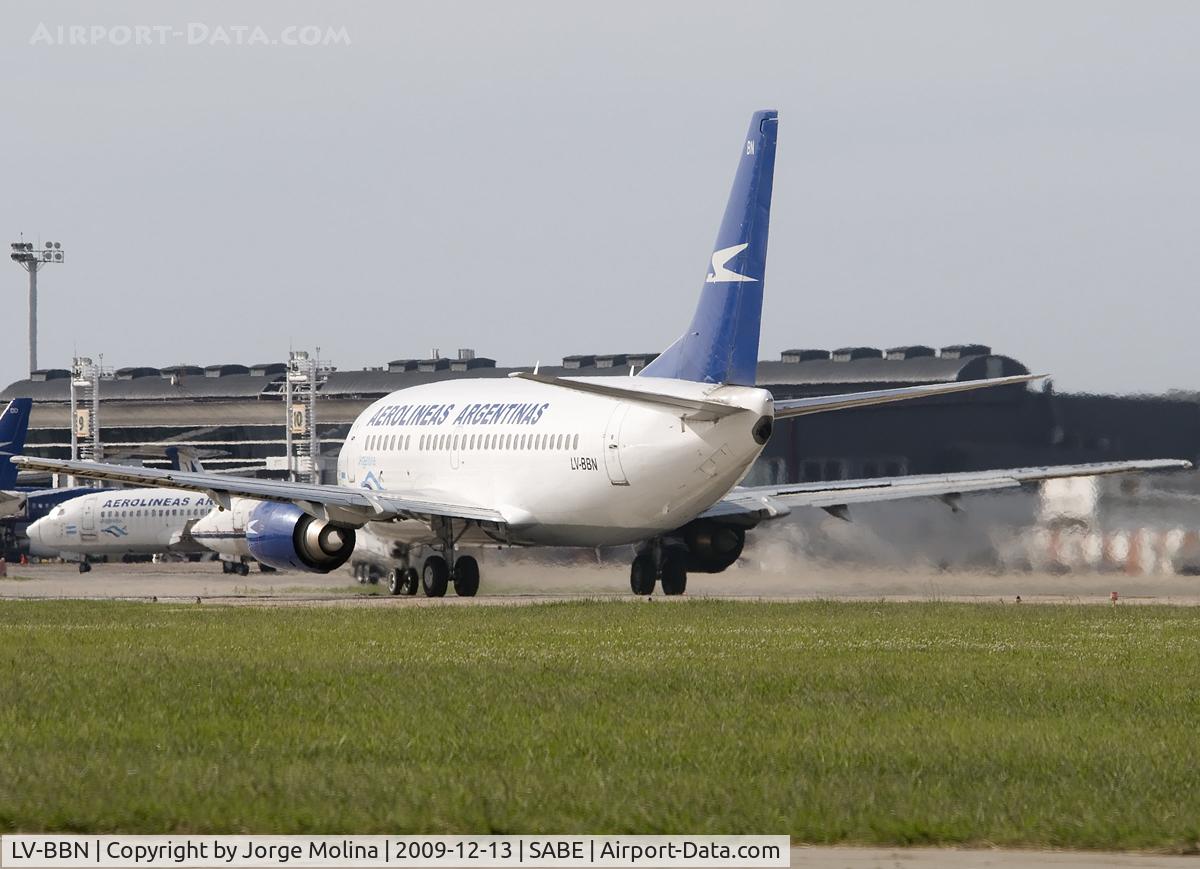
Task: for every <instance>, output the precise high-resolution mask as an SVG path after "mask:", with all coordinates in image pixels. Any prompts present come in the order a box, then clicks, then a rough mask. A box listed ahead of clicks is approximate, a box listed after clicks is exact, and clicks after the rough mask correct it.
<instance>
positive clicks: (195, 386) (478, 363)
mask: <svg viewBox="0 0 1200 869" xmlns="http://www.w3.org/2000/svg"><path fill="white" fill-rule="evenodd" d="M656 355H657V354H654V353H611V354H596V355H593V354H581V355H572V356H567V357H565V358H564V359H563V360H562V363H563V364H562V365H554V366H546V365H543V366H541V368H540V369H539V370H540V371H541V372H542V373H544V374H551V375H556V376H561V377H571V376H585V375H588V376H596V375H620V374H627V373H628V372H629V370H630V366H634V367H636V368H638V369H640V368H641V367H642V366H644V365H646V364H647V363H648V362H649V361H650V360H652V359H653V358H654V357H655V356H656ZM530 367H531V366H520V367H515V368H497V367H496V363H495V361H494V360H492V359H487V358H483V357H473V358H470V359H444V358H437V359H421V360H416V359H401V360H395V361H392V362H389V363H387V364H386V365H385V366H381V367H379V368H372V369H366V370H359V371H350V370H345V371H336V370H335V371H333V372H331V373H330V374H329V378H328V380H327V381H326V382H325V384H324V385H323V386H322V388H321V394H322V395H323V396H326V397H328V398H344V399H363V398H374V397H378V396H382V395H386V394H387V393H389V392H393V391H395V390H397V389H403V388H405V387H409V386H418V385H420V384H424V383H432V382H435V381H439V380H451V379H457V378H463V377H472V378H474V377H507V376H508V374H509V373H510V372H513V371H521V370H529V368H530ZM285 368H286V366H284V365H283V364H282V363H262V364H258V365H254V366H252V367H247V366H244V365H234V364H224V365H209V366H207V367H205V368H203V369H201V368H199V367H198V366H182V365H179V366H171V367H169V368H163V369H157V368H149V367H140V366H130V367H127V368H122V369H121V370H120V371H119V372H118V373H117V377H116V379H113V380H105V381H104V382H103V385H102V386H101V388H100V395H101V399H102V400H104V401H122V400H126V401H180V400H184V401H186V400H192V401H220V400H226V401H229V400H234V401H236V400H248V399H257V398H260V397H269V398H274V397H276V396H279V395H281V394H282V391H283V390H282V383H281V381H282V380H283V376H284V370H285ZM201 371H202V372H203V373H199V372H201ZM1028 373H1029V369H1028V368H1026V367H1025V366H1024V365H1022V364H1021V363H1020V362H1018V361H1016V360H1015V359H1012V358H1011V357H1008V356H1000V355H995V354H993V353H992V352H991V348H989V347H987V346H984V345H980V344H956V345H951V346H949V347H943V348H942V349H941V351H940V352H937V351H935V350H934V349H933V348H932V347H926V346H924V345H906V346H902V347H892V348H889V349H887V350H880V349H878V348H873V347H843V348H839V349H837V350H833V351H829V350H807V349H795V350H786V351H784V352H783V353H782V354H781V357H780V359H779V360H778V361H776V360H764V361H761V362H759V364H758V382H759V384H760V385H763V386H782V387H787V386H793V387H797V388H798V389H802V388H804V387H812V388H814V389H816V390H818V391H826V389H828V388H830V387H834V386H836V387H837V388H838V389H846V388H848V387H851V386H864V387H865V386H877V385H886V384H914V383H936V382H942V381H957V380H975V379H981V378H984V377H1004V376H1009V375H1013V374H1028ZM18 396H28V397H30V398H32V399H33V400H34V401H35V402H67V401H69V400H70V373H69V372H67V371H65V370H62V369H49V370H46V371H39V372H34V375H33V377H31V378H28V379H25V380H18V381H16V382H15V383H11V384H9V385H8V387H6V388H5V389H4V391H3V392H0V401H7V400H10V399H12V398H16V397H18Z"/></svg>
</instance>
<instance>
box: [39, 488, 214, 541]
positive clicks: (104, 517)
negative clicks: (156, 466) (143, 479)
mask: <svg viewBox="0 0 1200 869" xmlns="http://www.w3.org/2000/svg"><path fill="white" fill-rule="evenodd" d="M213 506H214V505H213V502H212V500H211V499H210V498H209V497H208V496H207V495H202V494H200V493H199V492H191V491H186V490H183V489H127V490H122V491H106V492H97V493H96V494H94V495H81V496H79V497H78V498H72V499H71V500H69V501H64V502H63V503H62V504H60V505H59V506H57V507H55V508H54V510H52V511H51V512H50V514H49V515H48V516H44V517H42V518H41V519H39V520H37V521H36V522H34V523H33V524H32V525H30V526H29V530H28V532H27V533H28V534H29V540H30V543H31V546H32V548H33V551H34V553H35V554H49V553H55V552H62V553H68V554H72V555H84V556H88V555H92V556H102V555H153V554H156V553H160V552H202V551H204V550H203V548H202V547H200V546H199V545H197V544H196V543H195V542H194V541H193V540H192V539H191V537H190V535H189V534H188V528H189V527H190V526H191V525H192V524H193V523H194V522H196V521H197V520H199V519H200V518H202V517H203V516H204V515H205V514H207V513H208V512H209V511H210V510H212V508H213Z"/></svg>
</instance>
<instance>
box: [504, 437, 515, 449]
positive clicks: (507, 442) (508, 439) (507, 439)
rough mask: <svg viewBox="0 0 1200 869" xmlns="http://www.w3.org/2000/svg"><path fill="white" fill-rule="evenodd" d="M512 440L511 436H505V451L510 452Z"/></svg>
mask: <svg viewBox="0 0 1200 869" xmlns="http://www.w3.org/2000/svg"><path fill="white" fill-rule="evenodd" d="M512 439H513V436H512V435H507V436H506V437H505V438H504V441H505V447H504V448H505V449H506V450H511V449H512Z"/></svg>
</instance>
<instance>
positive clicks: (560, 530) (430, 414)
mask: <svg viewBox="0 0 1200 869" xmlns="http://www.w3.org/2000/svg"><path fill="white" fill-rule="evenodd" d="M578 379H579V380H580V381H589V380H590V381H594V382H596V383H598V384H603V385H608V386H615V387H618V388H623V389H643V390H647V391H654V392H657V393H660V394H663V393H665V394H670V395H673V396H677V397H681V398H689V399H698V400H709V401H720V402H725V403H728V404H731V405H734V406H737V407H742V408H745V412H743V413H736V414H733V415H730V416H725V417H723V418H721V419H719V420H703V421H702V420H694V419H685V416H686V415H687V413H688V411H686V410H680V409H676V408H672V407H667V406H663V405H660V404H653V403H648V402H643V401H628V400H622V399H617V398H611V397H608V396H602V395H593V394H588V393H582V392H578V391H575V390H572V389H566V388H563V387H561V386H554V385H548V384H542V383H536V382H531V381H526V380H519V379H506V380H499V379H495V380H492V379H462V380H451V381H442V382H439V383H431V384H427V385H424V386H416V387H412V388H410V389H403V390H400V391H398V392H394V393H392V394H391V395H388V396H386V397H385V398H382V399H380V400H378V401H376V402H375V403H374V404H372V405H371V406H370V407H368V408H367V409H366V410H365V411H364V412H363V413H362V414H361V415H360V416H359V417H358V419H357V420H356V421H355V422H354V425H353V426H352V427H351V429H350V432H349V434H348V436H347V439H346V443H345V445H344V446H343V448H342V451H341V454H340V455H339V457H338V482H339V483H340V484H341V485H344V486H357V487H365V488H371V489H384V490H396V491H400V492H405V493H418V494H419V495H420V496H424V497H429V498H437V497H444V498H445V499H446V500H447V501H449V502H451V503H467V504H478V505H487V506H490V507H493V508H495V509H497V510H499V511H500V513H501V514H502V515H503V516H504V518H505V524H506V526H507V532H506V534H507V540H506V542H510V543H520V544H534V545H561V546H599V545H609V544H621V543H632V542H636V541H639V540H644V539H646V538H648V537H652V536H655V535H657V534H660V533H662V532H665V531H670V530H673V529H675V528H679V527H680V526H682V525H685V524H686V523H687V522H689V521H690V520H692V519H693V518H695V517H696V516H697V515H699V514H700V513H702V512H704V511H705V510H706V509H708V508H709V507H710V506H711V505H712V504H714V503H716V502H717V501H718V500H719V499H720V498H721V497H722V496H724V495H725V494H726V493H727V492H728V491H729V490H730V489H731V488H732V487H733V486H735V485H736V484H737V483H738V482H739V481H740V480H741V479H742V477H743V476H744V475H745V474H746V472H747V471H748V470H749V468H750V466H751V464H753V462H754V460H755V459H756V458H757V457H758V455H759V453H760V452H761V451H762V448H763V445H762V444H760V443H758V442H757V441H756V440H755V437H754V434H753V432H754V427H755V425H756V423H758V422H759V420H760V419H761V418H762V417H764V416H768V417H769V416H772V414H773V411H772V401H771V395H770V393H769V392H767V391H766V390H762V389H757V388H753V387H744V386H718V385H712V384H702V383H692V382H688V381H679V380H667V379H661V378H637V377H602V378H578ZM417 524H420V523H405V522H393V523H373V525H372V528H373V530H375V531H377V532H379V533H382V534H384V535H385V536H386V535H388V534H389V533H391V534H393V535H394V536H396V537H397V538H403V537H404V536H405V534H406V531H409V530H411V531H412V532H416V533H415V535H414V536H413V537H412V539H414V540H416V539H419V538H420V537H421V536H422V534H421V532H418V531H417V530H416V529H415V528H412V529H406V528H405V526H415V525H417ZM381 525H382V526H383V527H381ZM424 536H428V533H427V532H425V534H424Z"/></svg>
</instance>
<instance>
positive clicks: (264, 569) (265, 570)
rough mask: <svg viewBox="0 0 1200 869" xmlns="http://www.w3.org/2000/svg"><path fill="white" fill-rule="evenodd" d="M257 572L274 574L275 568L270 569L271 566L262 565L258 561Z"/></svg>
mask: <svg viewBox="0 0 1200 869" xmlns="http://www.w3.org/2000/svg"><path fill="white" fill-rule="evenodd" d="M258 572H259V573H275V572H276V570H275V568H274V567H272V566H271V565H269V564H263V563H262V562H261V561H260V562H259V563H258Z"/></svg>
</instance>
